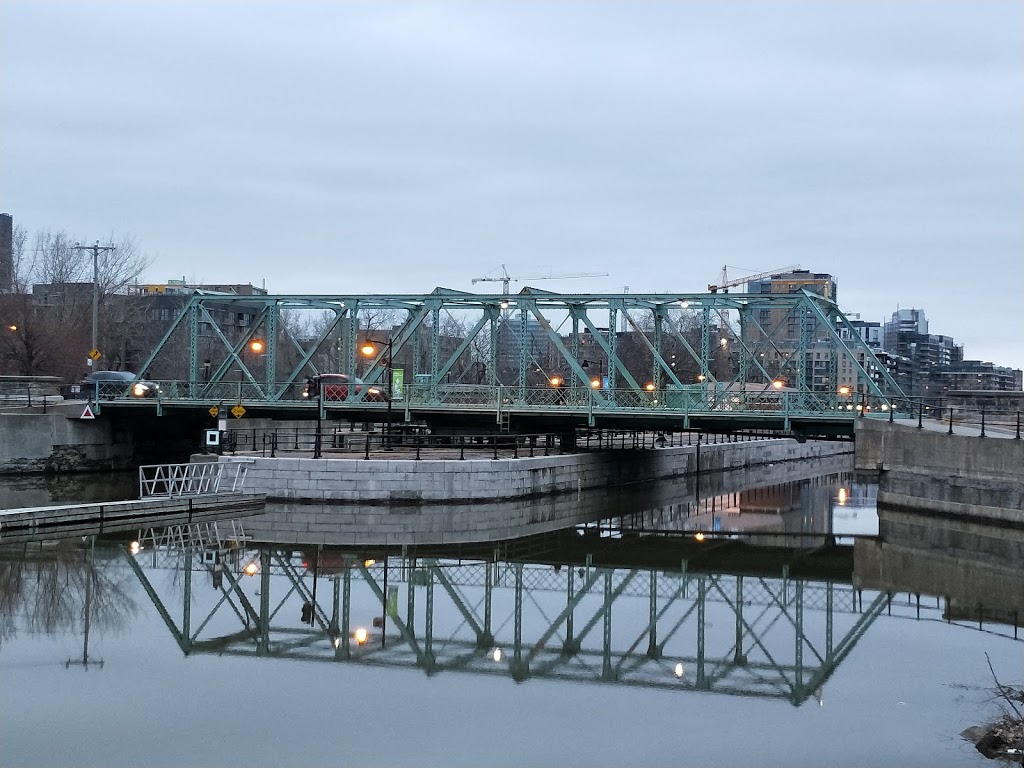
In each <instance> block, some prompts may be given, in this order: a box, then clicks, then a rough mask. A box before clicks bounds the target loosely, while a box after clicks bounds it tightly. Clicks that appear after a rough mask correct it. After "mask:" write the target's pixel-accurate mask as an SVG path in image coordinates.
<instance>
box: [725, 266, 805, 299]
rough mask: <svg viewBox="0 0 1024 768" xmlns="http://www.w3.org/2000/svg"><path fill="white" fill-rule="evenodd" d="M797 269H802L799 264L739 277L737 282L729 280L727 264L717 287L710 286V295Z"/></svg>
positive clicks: (726, 291)
mask: <svg viewBox="0 0 1024 768" xmlns="http://www.w3.org/2000/svg"><path fill="white" fill-rule="evenodd" d="M734 269H735V267H734ZM795 269H800V265H799V264H792V265H790V266H788V267H782V268H780V269H772V270H770V271H768V272H758V273H757V274H756V275H747V276H746V277H739V278H736V279H735V280H730V279H729V265H728V264H726V265H725V266H723V267H722V275H721V277H719V278H718V284H717V285H709V286H708V293H718V292H719V291H722V293H728V292H729V289H730V288H735V287H736V286H737V285H746V284H747V283H756V282H757V281H758V280H764V279H765V278H766V277H771V276H772V275H778V274H780V273H782V272H792V271H793V270H795Z"/></svg>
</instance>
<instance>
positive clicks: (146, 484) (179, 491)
mask: <svg viewBox="0 0 1024 768" xmlns="http://www.w3.org/2000/svg"><path fill="white" fill-rule="evenodd" d="M247 472H248V464H243V463H236V462H232V463H230V464H222V463H219V462H208V461H204V462H196V463H193V464H146V465H143V466H141V467H139V498H141V499H144V498H149V497H154V496H166V497H181V496H203V495H207V494H214V493H225V492H232V493H237V492H239V491H241V490H242V486H243V485H244V484H245V475H246V473H247Z"/></svg>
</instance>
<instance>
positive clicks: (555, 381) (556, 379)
mask: <svg viewBox="0 0 1024 768" xmlns="http://www.w3.org/2000/svg"><path fill="white" fill-rule="evenodd" d="M548 384H550V385H551V386H552V387H560V386H562V377H561V376H552V377H551V378H550V379H548Z"/></svg>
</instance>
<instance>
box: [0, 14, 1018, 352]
mask: <svg viewBox="0 0 1024 768" xmlns="http://www.w3.org/2000/svg"><path fill="white" fill-rule="evenodd" d="M0 13H2V22H3V23H2V27H3V32H2V33H0V34H2V36H3V37H2V43H3V49H2V53H0V57H2V58H0V62H2V65H3V68H2V73H0V78H2V80H0V82H2V86H3V91H2V92H3V106H4V110H3V117H2V120H3V129H4V142H3V148H2V153H3V154H2V157H3V163H2V169H0V174H2V175H0V180H2V188H3V190H4V193H5V194H4V199H3V207H4V208H5V210H9V211H11V212H12V213H14V215H15V216H16V221H18V222H19V223H22V224H24V225H26V226H29V227H56V228H66V229H68V230H70V231H72V232H73V233H75V234H76V235H78V236H81V237H83V238H92V237H96V236H99V235H100V234H101V233H103V232H109V231H110V230H111V229H117V230H120V231H131V232H134V233H135V234H136V235H137V236H139V237H140V238H141V240H142V241H143V243H144V245H145V246H146V247H148V248H150V249H152V250H153V251H155V252H157V253H159V254H160V259H159V261H158V262H157V264H156V266H155V267H154V271H153V274H152V277H153V278H154V279H161V280H162V279H166V278H168V277H173V276H181V275H187V276H189V277H190V278H196V279H206V280H210V281H221V280H237V281H241V282H246V281H250V280H251V281H252V282H259V281H260V280H262V279H264V278H265V279H266V280H267V284H268V287H269V288H270V289H271V290H275V291H281V292H319V291H328V290H329V291H351V292H358V291H373V290H385V291H424V292H425V291H429V290H430V289H431V288H433V287H434V286H435V285H438V284H441V285H447V286H450V287H455V288H463V289H469V288H470V285H469V280H470V278H472V277H475V276H478V275H480V274H483V273H485V272H490V271H492V270H493V269H494V268H495V267H496V266H497V265H498V264H499V263H502V262H505V263H507V264H509V268H510V270H513V271H516V270H518V271H520V272H530V273H535V272H536V270H537V268H538V267H539V266H544V267H547V266H550V267H552V268H554V269H555V271H557V272H571V271H588V272H590V271H607V272H609V273H611V274H610V277H609V278H607V279H604V280H593V281H587V282H585V283H584V281H575V282H569V283H564V284H556V283H554V282H552V283H547V284H545V285H546V287H549V288H553V289H559V288H561V289H565V290H594V291H597V290H620V289H621V287H622V286H623V285H630V286H631V289H632V290H634V291H639V290H651V291H653V290H659V289H661V290H664V289H671V290H680V291H682V290H693V291H698V290H701V289H702V288H703V287H704V286H705V285H706V284H707V283H708V282H709V281H711V280H712V279H714V278H715V277H716V276H717V273H718V271H719V269H720V267H721V265H722V264H724V263H728V264H734V265H739V266H742V267H748V268H751V269H768V268H774V267H779V266H783V265H786V264H790V263H801V264H803V265H804V266H806V267H809V268H812V269H816V270H822V271H831V272H833V273H835V274H836V275H837V276H838V277H839V284H840V298H841V302H842V304H843V305H844V307H845V308H846V309H847V310H848V311H853V312H858V311H859V312H861V313H862V314H863V315H864V316H865V317H866V318H869V319H882V318H883V316H885V315H887V314H888V313H890V312H892V311H893V310H894V309H895V308H896V306H897V305H901V306H923V307H924V308H925V309H926V310H927V312H928V315H929V317H930V318H931V320H932V330H933V332H939V333H946V334H950V335H953V336H955V337H956V338H957V339H958V340H959V341H962V342H963V343H965V344H966V345H967V354H968V356H970V357H982V358H986V359H992V360H995V361H996V362H1000V363H1004V364H1006V363H1012V364H1014V365H1017V366H1022V365H1024V342H1022V340H1021V334H1020V331H1021V329H1022V328H1024V309H1022V306H1024V303H1022V302H1021V301H1020V300H1019V297H1020V295H1021V291H1022V289H1024V285H1022V280H1021V276H1022V272H1024V269H1022V265H1021V254H1022V251H1024V221H1022V211H1024V146H1022V142H1021V138H1020V137H1021V135H1022V130H1024V67H1022V66H1021V65H1022V63H1024V62H1022V59H1024V6H1021V5H1020V4H1010V3H1001V2H978V3H972V4H962V3H950V4H946V3H936V2H905V3H843V4H840V3H828V4H822V3H781V2H778V3H706V4H696V3H688V4H672V3H629V4H621V3H597V2H587V3H570V2H566V3H554V4H552V3H486V4H443V3H440V4H428V3H417V4H385V3H377V4H341V3H331V4H327V3H308V4H295V3H215V4H211V3H207V4H202V5H192V4H169V3H168V4H152V3H150V4H142V3H139V4H131V5H128V4H121V3H103V2H84V3H62V4H51V3H35V2H22V3H19V2H7V3H5V4H4V6H3V9H2V11H0Z"/></svg>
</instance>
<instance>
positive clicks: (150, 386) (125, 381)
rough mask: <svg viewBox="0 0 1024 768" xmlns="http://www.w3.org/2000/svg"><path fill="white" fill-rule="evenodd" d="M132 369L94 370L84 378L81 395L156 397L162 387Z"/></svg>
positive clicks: (106, 398) (108, 398)
mask: <svg viewBox="0 0 1024 768" xmlns="http://www.w3.org/2000/svg"><path fill="white" fill-rule="evenodd" d="M136 379H137V376H136V375H135V374H134V373H132V372H131V371H93V372H92V373H90V374H88V375H87V376H86V377H85V378H84V379H82V385H81V395H82V396H83V397H86V398H92V397H99V398H100V399H101V400H113V399H115V398H121V397H156V396H157V393H158V392H159V391H160V387H158V386H157V385H156V383H155V382H152V381H146V380H145V379H139V380H138V381H136Z"/></svg>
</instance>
